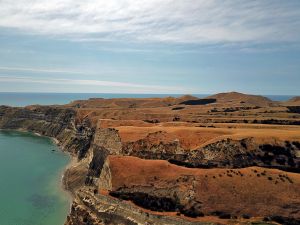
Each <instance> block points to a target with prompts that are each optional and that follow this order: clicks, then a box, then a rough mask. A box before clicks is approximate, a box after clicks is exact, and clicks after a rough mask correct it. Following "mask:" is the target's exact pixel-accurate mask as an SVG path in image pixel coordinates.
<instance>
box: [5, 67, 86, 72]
mask: <svg viewBox="0 0 300 225" xmlns="http://www.w3.org/2000/svg"><path fill="white" fill-rule="evenodd" d="M1 70H2V71H22V72H42V73H63V74H86V73H84V72H80V71H75V70H64V69H46V68H28V67H8V66H0V71H1Z"/></svg>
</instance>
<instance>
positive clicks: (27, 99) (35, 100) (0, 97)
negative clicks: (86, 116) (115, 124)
mask: <svg viewBox="0 0 300 225" xmlns="http://www.w3.org/2000/svg"><path fill="white" fill-rule="evenodd" d="M193 95H194V96H196V97H200V98H203V97H207V96H209V94H193ZM168 96H172V97H179V96H181V95H178V94H108V93H14V92H11V93H5V92H2V93H1V92H0V105H9V106H26V105H35V104H39V105H53V104H67V103H69V102H71V101H74V100H85V99H89V98H150V97H168ZM266 97H268V98H270V99H272V100H274V101H285V100H288V99H290V98H292V97H294V96H291V95H267V96H266Z"/></svg>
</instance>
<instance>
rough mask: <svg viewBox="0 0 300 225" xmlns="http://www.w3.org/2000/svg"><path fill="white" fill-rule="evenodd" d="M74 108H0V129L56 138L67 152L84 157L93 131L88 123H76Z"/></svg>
mask: <svg viewBox="0 0 300 225" xmlns="http://www.w3.org/2000/svg"><path fill="white" fill-rule="evenodd" d="M75 116H76V112H75V111H74V110H73V109H68V108H62V107H54V106H37V107H34V106H32V107H26V108H14V107H6V106H1V107H0V128H1V129H20V130H26V131H31V132H35V133H39V134H41V135H45V136H48V137H53V138H56V139H57V140H58V141H59V144H60V146H61V147H62V148H63V149H65V150H66V151H68V152H70V153H72V154H74V155H77V154H78V157H79V158H83V157H84V156H85V154H86V152H87V150H88V149H89V145H90V142H91V139H92V137H93V134H94V133H93V130H92V129H91V128H90V127H89V124H88V122H87V121H83V123H81V124H75Z"/></svg>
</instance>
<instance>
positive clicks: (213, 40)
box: [0, 0, 300, 95]
mask: <svg viewBox="0 0 300 225" xmlns="http://www.w3.org/2000/svg"><path fill="white" fill-rule="evenodd" d="M0 18H1V19H0V91H2V92H7V91H15V92H92V93H95V92H99V93H179V94H183V93H185V94H186V93H191V94H192V93H216V92H225V91H240V92H245V93H254V94H286V95H300V91H299V90H300V88H299V86H300V1H299V0H287V1H282V0H258V1H255V0H253V1H246V0H244V1H242V0H240V1H235V0H231V1H226V0H110V1H104V0H86V1H79V0H51V1H46V0H39V1H37V0H16V1H11V0H1V1H0Z"/></svg>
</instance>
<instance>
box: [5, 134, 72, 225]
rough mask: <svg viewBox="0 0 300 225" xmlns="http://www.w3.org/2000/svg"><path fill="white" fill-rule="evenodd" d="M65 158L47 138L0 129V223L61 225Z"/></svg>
mask: <svg viewBox="0 0 300 225" xmlns="http://www.w3.org/2000/svg"><path fill="white" fill-rule="evenodd" d="M52 150H55V151H52ZM69 160H70V157H69V156H68V155H66V154H64V153H63V152H61V151H60V150H59V149H58V147H57V146H55V145H54V144H53V142H52V141H51V140H50V139H49V138H46V137H39V136H36V135H33V134H30V133H25V132H16V131H1V130H0V224H1V225H62V224H63V223H64V220H65V218H66V215H67V214H68V211H69V206H70V198H69V196H68V193H66V192H65V191H63V190H62V186H61V175H62V172H63V169H64V167H65V166H66V165H67V164H68V162H69Z"/></svg>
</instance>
